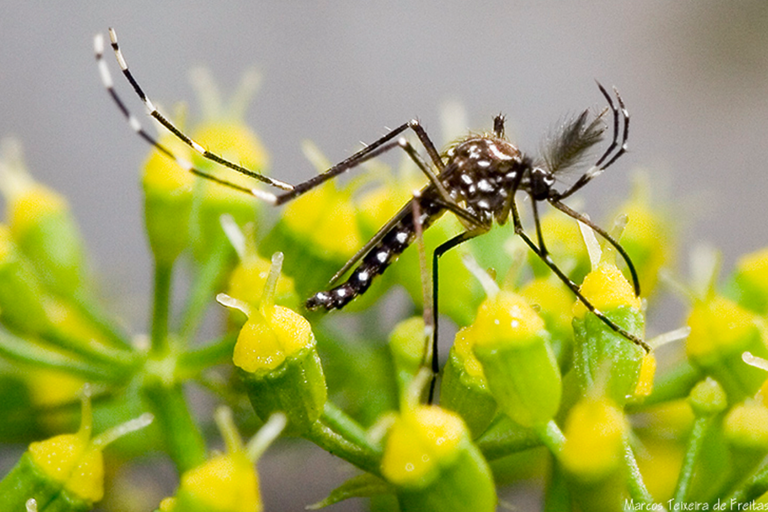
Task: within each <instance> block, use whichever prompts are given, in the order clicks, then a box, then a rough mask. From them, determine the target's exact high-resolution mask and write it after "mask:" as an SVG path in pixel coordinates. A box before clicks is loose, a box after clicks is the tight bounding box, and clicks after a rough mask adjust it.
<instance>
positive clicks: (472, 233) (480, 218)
mask: <svg viewBox="0 0 768 512" xmlns="http://www.w3.org/2000/svg"><path fill="white" fill-rule="evenodd" d="M109 38H110V42H111V46H112V50H113V51H114V54H115V58H116V59H117V63H118V65H119V67H120V70H121V71H122V73H123V75H124V76H125V78H126V79H127V81H128V82H129V83H130V84H131V86H132V87H133V89H134V91H135V92H136V94H137V95H138V96H139V98H140V99H141V101H142V102H143V103H144V106H145V107H146V110H147V112H148V115H149V116H150V117H153V118H154V119H155V120H157V121H158V122H159V123H160V124H161V125H162V126H163V127H164V128H166V129H167V130H168V131H170V132H171V133H173V134H174V135H175V136H176V137H177V138H178V139H180V140H181V141H182V142H184V143H185V144H186V145H188V146H189V147H191V148H192V149H193V150H194V151H196V152H197V153H199V154H200V155H201V156H202V157H203V158H205V159H208V160H211V161H213V162H216V163H217V164H220V165H222V166H225V167H228V168H229V169H232V170H233V171H235V172H237V173H240V174H242V175H245V176H247V177H249V178H252V179H254V180H258V181H261V182H263V183H265V184H267V185H269V186H271V187H273V188H275V189H278V191H276V192H269V191H265V190H262V189H260V188H251V187H247V186H243V185H238V184H236V183H232V182H230V181H227V180H225V179H222V178H219V177H216V176H214V175H212V174H209V173H207V172H205V171H203V170H200V169H197V168H195V167H194V166H193V165H192V163H191V162H189V161H187V160H184V159H182V158H180V157H178V156H176V155H175V154H174V153H173V152H172V151H171V150H169V149H168V148H167V147H165V146H164V145H162V144H161V143H160V142H159V141H158V140H157V138H155V137H154V136H152V135H150V134H149V133H148V132H147V131H145V130H144V128H143V127H142V125H141V123H140V122H139V120H138V119H137V118H136V117H134V116H133V114H131V112H130V111H129V110H128V108H127V107H126V105H125V103H124V102H123V100H122V99H121V98H120V96H119V95H118V94H117V92H116V91H115V88H114V82H113V80H112V76H111V74H110V71H109V68H108V66H107V63H106V61H105V60H104V58H103V57H104V38H103V37H102V36H101V34H99V35H97V36H96V38H95V40H94V50H95V54H96V61H97V63H98V68H99V72H100V74H101V80H102V82H103V84H104V87H105V88H106V90H107V92H108V93H109V95H110V96H111V97H112V99H113V101H114V102H115V104H116V105H117V107H118V108H119V109H120V111H121V112H122V114H123V116H124V117H125V118H126V120H127V121H128V124H129V125H130V126H131V128H132V129H133V130H134V131H135V132H136V133H137V134H138V135H139V136H140V137H141V138H143V139H144V140H145V141H147V142H148V143H149V144H151V145H152V146H154V147H155V148H156V149H157V150H159V151H160V152H161V153H163V154H165V155H166V156H168V157H169V158H171V159H173V160H175V161H176V163H178V164H179V165H180V166H181V167H182V168H184V169H186V170H187V171H189V172H191V173H192V174H195V175H197V176H200V177H202V178H205V179H208V180H211V181H214V182H216V183H219V184H221V185H223V186H226V187H229V188H232V189H235V190H239V191H241V192H244V193H247V194H250V195H252V196H254V197H256V198H258V199H259V200H262V201H264V202H266V203H269V204H271V205H274V206H279V205H282V204H285V203H288V202H290V201H291V200H293V199H296V198H297V197H299V196H301V195H302V194H304V193H306V192H309V191H310V190H312V189H314V188H315V187H317V186H319V185H321V184H323V183H325V182H326V181H328V180H330V179H333V178H335V177H336V176H338V175H340V174H342V173H344V172H346V171H349V170H352V169H354V168H356V167H358V166H360V165H361V164H362V163H364V162H366V161H368V160H371V159H373V158H376V157H378V156H380V155H382V154H383V153H386V152H388V151H390V150H392V149H395V148H400V149H401V150H403V151H405V153H406V154H407V155H408V157H409V158H410V159H411V160H412V161H413V162H414V163H415V164H416V166H417V167H418V168H419V170H420V171H421V172H422V173H423V174H424V175H425V176H426V177H427V179H428V183H427V185H426V186H424V187H423V188H422V189H421V190H420V191H419V192H418V193H417V194H415V196H414V200H413V201H416V202H417V203H418V204H417V206H418V207H417V208H415V209H414V207H413V205H412V201H409V202H408V203H406V204H405V205H404V206H403V207H402V208H401V209H400V211H398V212H397V213H396V214H395V215H394V216H393V217H392V219H390V220H389V221H388V222H387V223H386V224H385V225H384V226H382V227H381V229H379V231H378V232H377V233H376V234H375V235H374V236H373V237H372V238H371V239H370V240H369V241H368V242H367V243H366V244H365V245H364V246H363V247H362V248H361V249H360V250H359V251H358V252H357V253H356V254H355V255H354V256H352V258H351V259H350V260H349V261H348V262H347V263H346V264H345V265H344V266H343V267H342V268H341V269H339V271H338V272H336V274H335V275H334V276H333V277H332V278H331V280H330V283H329V285H328V286H329V288H328V289H327V290H323V291H319V292H317V293H315V294H314V295H313V296H312V297H310V298H309V299H307V301H306V303H305V306H306V308H307V309H309V310H317V309H324V310H327V311H328V310H333V309H341V308H343V307H344V306H346V305H347V304H348V303H349V302H350V301H352V300H353V299H354V298H355V297H358V296H360V295H361V294H363V293H364V292H365V291H366V290H367V289H368V288H369V287H370V285H371V282H372V280H373V279H374V278H375V277H376V276H378V275H380V274H382V273H383V272H384V271H385V270H386V268H387V267H388V266H389V265H390V264H391V263H392V262H394V261H395V260H396V259H397V258H398V256H400V254H402V253H403V251H404V250H405V249H406V248H407V247H408V246H409V245H410V244H411V243H413V242H414V240H415V239H416V233H417V232H419V231H422V230H425V229H427V228H429V227H430V226H431V225H432V224H433V223H434V222H435V221H436V220H437V219H439V218H440V217H441V216H442V215H443V214H445V213H446V212H451V213H452V214H454V215H455V216H456V217H457V218H458V220H459V221H460V222H461V224H462V226H463V228H464V230H463V231H462V232H461V233H459V234H458V235H456V236H454V237H453V238H451V239H449V240H448V241H446V242H444V243H442V244H441V245H439V246H438V247H437V248H436V249H435V250H434V252H433V253H432V262H431V263H432V301H433V308H432V315H433V318H432V322H433V325H435V324H436V321H437V311H438V309H437V301H438V268H439V265H438V262H439V260H440V257H441V256H442V255H443V254H445V253H446V252H447V251H449V250H450V249H452V248H454V247H456V246H458V245H460V244H462V243H464V242H466V241H468V240H471V239H472V238H475V237H477V236H480V235H482V234H484V233H486V232H487V231H489V230H490V229H491V228H492V227H493V224H494V222H495V223H498V224H502V225H503V224H505V223H506V222H508V221H509V219H510V217H511V218H512V223H513V227H514V232H515V234H516V235H517V236H519V237H520V238H521V239H522V240H523V241H524V242H525V244H526V245H527V246H528V247H529V248H530V250H531V251H533V253H534V254H536V256H538V257H539V258H540V259H541V260H542V261H543V262H544V263H545V264H546V265H547V266H548V267H549V268H550V269H551V271H552V272H553V273H554V274H555V275H556V276H557V277H558V278H559V279H560V280H561V281H562V282H563V283H564V284H565V285H566V286H567V287H568V288H570V290H571V291H572V292H573V294H574V295H575V296H576V297H577V298H578V299H579V300H580V301H581V302H582V303H583V304H584V306H585V307H586V308H587V309H588V310H589V311H590V312H592V313H593V314H594V315H595V316H597V317H598V318H599V319H600V320H601V321H602V322H603V323H604V324H605V325H607V326H608V327H609V328H610V329H612V330H613V331H615V332H616V333H618V334H620V335H621V336H623V337H624V338H626V339H627V340H629V341H631V342H632V343H635V344H636V345H639V346H640V347H642V348H643V349H644V350H645V351H646V352H650V350H651V348H650V346H649V345H648V344H647V343H646V342H645V341H644V340H642V339H641V338H640V337H638V336H636V335H635V334H632V333H630V332H629V331H627V330H626V329H624V328H622V327H620V326H619V325H617V324H616V323H615V322H614V321H613V320H611V319H610V318H608V317H606V316H605V315H604V314H603V313H602V312H601V311H600V310H598V309H597V308H596V307H594V306H593V305H592V303H591V302H590V301H589V300H588V299H587V298H586V297H584V295H583V294H582V293H581V292H580V290H579V286H578V285H577V284H576V283H574V282H573V281H572V280H571V279H570V278H569V277H568V276H567V275H566V274H565V272H563V271H562V270H561V269H560V268H559V267H558V266H557V264H556V263H555V262H554V260H553V259H552V257H551V256H550V253H549V251H548V250H547V247H546V244H545V242H544V234H543V233H542V229H541V221H540V217H539V203H542V202H547V203H549V204H550V205H551V206H553V207H554V208H556V209H558V210H560V211H561V212H563V213H564V214H565V215H568V216H569V217H572V218H574V219H576V220H578V221H579V222H582V223H583V224H585V225H587V226H589V227H590V228H591V229H592V230H594V231H595V232H596V233H597V234H599V235H600V236H601V237H602V238H603V239H605V241H606V242H608V243H609V244H610V245H612V246H613V247H614V248H615V249H616V251H617V252H618V253H619V254H620V255H621V257H622V258H623V259H624V261H625V262H626V265H627V268H628V270H629V273H630V274H631V277H632V282H633V286H634V291H635V294H636V295H637V296H639V295H640V284H639V280H638V277H637V272H636V270H635V267H634V265H633V263H632V260H631V259H630V257H629V255H628V254H627V252H626V251H625V249H624V248H623V247H622V246H621V245H620V244H619V242H618V241H617V240H616V239H615V238H613V237H612V236H611V235H610V234H609V233H608V232H607V231H605V230H604V229H602V228H601V227H600V226H598V225H596V224H595V223H594V222H592V221H591V220H590V219H589V218H588V217H587V216H586V215H584V214H582V213H579V212H577V211H575V210H573V209H572V208H570V207H569V206H567V205H566V204H565V203H563V200H564V199H566V198H568V197H570V196H572V195H573V194H574V193H575V192H577V191H578V190H580V189H582V188H583V187H584V186H586V185H587V184H588V183H589V182H590V181H592V179H593V178H595V177H597V176H598V175H600V174H601V173H603V171H605V170H606V169H607V168H608V167H610V166H611V165H613V164H614V163H615V162H616V161H617V160H618V159H619V158H620V157H621V156H622V155H624V154H625V153H626V151H627V140H628V137H629V113H628V111H627V109H626V107H625V105H624V101H623V99H622V98H621V96H620V95H619V92H618V90H616V88H613V96H612V95H611V94H610V93H609V92H608V90H606V88H605V87H603V85H602V84H600V83H598V84H597V86H598V88H599V89H600V92H601V94H602V96H603V97H604V98H605V100H606V102H607V107H606V108H605V109H603V110H602V111H601V112H600V113H598V114H597V115H594V116H591V115H590V112H589V111H588V110H584V111H583V112H582V113H581V114H579V115H578V116H575V117H573V118H572V119H570V120H568V121H567V122H565V123H564V124H563V125H562V126H561V127H560V129H559V131H558V132H557V133H556V134H555V136H554V137H552V138H551V139H550V140H549V142H548V144H547V147H546V148H545V150H544V151H543V154H542V156H541V158H539V159H533V158H532V157H531V156H529V155H527V154H525V153H523V152H522V151H520V149H518V148H517V146H515V145H514V144H512V143H511V142H510V141H509V140H508V139H507V138H506V136H505V133H504V116H503V115H501V114H499V115H497V116H496V117H495V118H494V120H493V130H492V131H491V132H489V133H483V134H469V135H467V136H466V137H464V138H462V139H460V140H458V141H457V142H455V143H453V144H452V145H451V146H450V147H449V148H448V149H447V150H446V151H445V152H444V153H442V154H441V153H440V152H438V150H437V148H436V147H435V145H434V143H433V142H432V139H430V137H429V135H428V134H427V132H426V130H425V129H424V128H423V127H422V126H421V124H420V123H419V121H418V120H417V119H413V120H411V121H408V122H406V123H403V124H402V125H400V126H398V127H397V128H394V129H392V130H390V131H389V133H387V134H386V135H384V136H383V137H381V138H379V139H377V140H376V141H374V142H373V143H371V144H368V145H366V146H365V147H364V148H363V149H361V150H360V151H358V152H356V153H355V154H353V155H352V156H350V157H348V158H347V159H345V160H343V161H341V162H339V163H337V164H336V165H334V166H333V167H331V168H330V169H328V170H326V171H325V172H323V173H321V174H318V175H316V176H314V177H313V178H310V179H309V180H307V181H304V182H301V183H299V184H296V185H291V184H289V183H286V182H284V181H281V180H278V179H275V178H270V177H268V176H264V175H263V174H260V173H258V172H255V171H252V170H249V169H246V168H244V167H242V166H240V165H238V164H236V163H234V162H231V161H229V160H226V159H224V158H223V157H221V156H219V155H217V154H216V153H213V152H211V151H209V150H208V149H206V148H204V147H203V146H201V145H200V144H199V143H197V142H195V141H194V140H192V139H191V138H189V137H188V136H187V135H186V134H184V133H183V132H182V131H181V130H180V129H179V128H177V127H176V125H174V124H173V123H172V122H171V121H170V120H169V119H168V118H166V117H165V116H164V115H163V114H161V113H160V112H159V111H158V110H157V108H156V107H155V105H154V104H153V103H152V101H151V100H150V99H149V97H148V96H147V95H146V94H145V92H144V90H143V89H142V88H141V86H140V85H139V83H138V82H137V81H136V79H135V78H134V76H133V74H132V73H131V71H130V70H129V68H128V64H127V62H126V60H125V58H124V56H123V54H122V51H121V50H120V47H119V46H118V42H117V35H116V33H115V31H114V30H113V29H112V28H110V29H109ZM614 100H615V101H614ZM609 112H610V114H611V118H612V125H613V129H612V133H613V134H612V137H611V142H610V144H609V145H608V147H607V148H606V149H605V151H604V152H603V153H602V154H601V156H600V157H599V158H598V159H597V161H596V162H595V163H594V164H593V165H592V166H591V167H589V168H588V169H587V171H586V172H584V173H583V174H582V175H581V176H580V177H579V178H578V179H577V180H576V181H575V183H573V184H572V185H570V186H569V187H567V188H565V190H563V191H558V190H556V189H555V188H554V186H555V183H556V182H557V176H558V175H560V174H561V173H563V171H565V170H567V169H572V168H574V167H576V166H578V165H580V164H581V163H582V161H583V160H584V158H585V157H586V155H587V153H588V152H589V150H590V149H591V148H592V147H593V146H595V145H596V144H598V143H599V142H601V141H602V140H603V137H604V134H605V132H606V130H607V127H606V125H605V124H604V123H603V117H605V116H606V114H608V113H609ZM409 130H410V131H411V132H413V133H414V134H415V135H416V137H417V138H418V140H419V142H420V143H421V145H422V146H423V148H424V150H425V151H426V154H427V156H428V160H426V159H424V158H423V157H422V156H421V154H420V153H419V152H418V151H417V150H416V148H414V146H413V145H412V144H411V143H410V142H409V141H408V140H407V139H406V138H405V137H404V134H405V133H406V132H407V131H409ZM518 192H521V193H524V194H527V195H528V196H529V197H530V200H531V209H532V211H533V222H534V226H535V231H536V234H535V240H534V239H533V238H532V237H531V236H530V235H529V234H528V233H527V232H526V230H525V229H524V228H523V224H522V222H521V220H520V215H519V212H518V207H517V202H516V200H515V196H516V195H517V193H518ZM414 211H416V212H418V214H417V215H414V214H413V212H414ZM417 223H418V225H417ZM350 270H351V273H349V275H348V277H347V278H346V280H344V281H343V282H340V281H341V279H342V277H343V276H345V275H347V273H348V272H349V271H350ZM431 355H432V358H431V367H432V368H431V369H432V372H433V374H434V375H437V374H438V372H439V366H438V357H437V336H436V335H433V338H432V351H431Z"/></svg>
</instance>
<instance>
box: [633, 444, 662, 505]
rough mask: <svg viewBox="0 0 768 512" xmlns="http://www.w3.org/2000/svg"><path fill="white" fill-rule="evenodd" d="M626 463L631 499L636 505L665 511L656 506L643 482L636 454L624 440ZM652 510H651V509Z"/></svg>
mask: <svg viewBox="0 0 768 512" xmlns="http://www.w3.org/2000/svg"><path fill="white" fill-rule="evenodd" d="M624 463H625V464H626V466H627V470H628V471H627V490H628V491H629V497H630V498H632V501H633V502H634V503H642V504H643V505H646V506H648V507H650V506H651V505H653V506H654V507H658V508H654V510H664V508H663V507H660V506H659V505H657V504H654V501H653V496H651V493H650V492H648V489H647V488H646V487H645V482H644V481H643V475H642V474H641V473H640V468H639V467H638V466H637V459H635V452H633V451H632V447H631V446H630V445H629V441H628V440H626V439H625V440H624ZM649 510H650V508H649Z"/></svg>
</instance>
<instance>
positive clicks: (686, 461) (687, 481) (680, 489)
mask: <svg viewBox="0 0 768 512" xmlns="http://www.w3.org/2000/svg"><path fill="white" fill-rule="evenodd" d="M711 424H712V417H711V416H700V417H698V418H696V421H694V423H693V429H692V431H691V436H690V437H689V438H688V446H687V447H686V450H685V455H684V456H683V465H682V467H681V468H680V475H679V476H678V478H677V485H676V486H675V492H674V494H673V495H672V496H673V498H672V499H673V500H674V501H675V503H678V504H682V503H684V502H685V501H686V499H687V498H688V490H689V488H690V485H691V480H692V479H693V469H694V467H696V461H697V460H698V457H699V453H700V452H701V447H702V446H703V445H704V437H705V436H706V435H707V431H708V430H709V426H710V425H711Z"/></svg>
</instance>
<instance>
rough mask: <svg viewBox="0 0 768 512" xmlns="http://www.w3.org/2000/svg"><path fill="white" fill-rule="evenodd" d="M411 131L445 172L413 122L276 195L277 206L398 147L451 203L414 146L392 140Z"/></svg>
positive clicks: (400, 140) (413, 120)
mask: <svg viewBox="0 0 768 512" xmlns="http://www.w3.org/2000/svg"><path fill="white" fill-rule="evenodd" d="M409 128H410V129H412V130H413V131H414V132H415V133H416V135H417V136H418V137H419V140H420V141H421V143H422V145H423V146H424V148H425V149H426V150H427V153H428V154H429V156H430V158H431V159H432V161H433V162H434V164H435V166H436V167H437V169H438V170H439V171H440V172H442V170H443V169H444V168H445V164H444V163H443V161H442V159H441V158H440V155H439V153H438V152H437V149H435V145H434V144H433V143H432V141H431V140H430V138H429V136H428V135H427V133H426V131H424V128H422V126H421V124H419V122H418V121H417V120H415V119H412V120H411V121H408V122H407V123H404V124H401V125H400V126H398V127H397V128H395V129H393V130H392V131H390V132H389V133H387V134H386V135H384V136H382V137H380V138H379V139H377V140H375V141H374V142H372V143H371V144H369V145H367V146H365V147H364V148H363V149H361V150H360V151H358V152H357V153H355V154H354V155H352V156H350V157H348V158H347V159H345V160H343V161H341V162H339V163H338V164H336V165H334V166H333V167H331V168H330V169H328V170H327V171H325V172H323V173H321V174H318V175H317V176H315V177H313V178H310V179H308V180H307V181H305V182H303V183H299V184H298V185H296V186H294V187H293V190H290V191H289V192H285V193H283V194H279V195H277V200H276V204H284V203H287V202H289V201H291V200H292V199H295V198H296V197H298V196H300V195H302V194H304V193H306V192H309V191H310V190H312V189H313V188H315V187H317V186H319V185H321V184H322V183H325V182H326V181H328V180H329V179H331V178H334V177H336V176H338V175H339V174H342V173H344V172H346V171H348V170H350V169H352V168H354V167H357V166H358V165H360V164H362V163H363V162H365V161H367V160H370V159H372V158H375V157H377V156H379V155H381V154H382V153H385V152H387V151H389V150H390V149H392V148H394V147H398V146H399V147H401V148H403V149H404V150H405V151H406V153H408V155H409V156H410V157H411V159H412V160H413V161H414V162H415V163H416V165H417V166H418V167H419V169H420V170H421V172H423V173H424V174H425V175H426V176H427V178H429V180H430V181H431V182H432V183H433V184H434V185H435V186H436V187H438V190H439V191H440V194H441V195H443V194H445V197H446V200H447V201H452V200H451V199H450V196H449V195H448V193H447V192H446V191H445V187H444V186H443V184H442V183H441V182H440V181H439V180H438V179H437V175H436V174H435V172H434V171H433V170H432V169H431V168H430V167H429V165H427V164H426V162H424V160H422V158H421V157H420V156H419V155H418V152H416V151H415V150H414V149H413V147H412V146H411V144H410V143H409V142H408V141H407V140H405V139H404V138H399V139H398V140H397V141H393V139H395V138H396V137H397V136H398V135H400V134H401V133H403V132H404V131H406V130H407V129H409Z"/></svg>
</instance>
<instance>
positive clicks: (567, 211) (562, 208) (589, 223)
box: [549, 200, 640, 297]
mask: <svg viewBox="0 0 768 512" xmlns="http://www.w3.org/2000/svg"><path fill="white" fill-rule="evenodd" d="M549 203H550V204H551V205H552V206H554V207H555V208H557V209H558V210H560V211H561V212H563V213H564V214H566V215H568V216H569V217H571V218H574V219H576V220H578V221H579V222H581V223H583V224H586V225H587V226H589V227H590V228H592V231H594V232H596V233H597V234H598V235H600V236H601V237H603V239H605V241H606V242H608V243H609V244H611V245H612V246H613V247H614V248H615V249H616V251H618V253H619V254H621V257H622V258H623V259H624V261H625V262H626V264H627V268H628V269H629V273H630V274H631V275H632V285H633V286H634V288H635V295H636V296H637V297H639V296H640V280H639V279H638V277H637V271H636V270H635V265H634V264H633V263H632V259H631V258H630V257H629V254H627V251H626V250H625V249H624V247H622V246H621V244H620V243H619V242H618V241H617V240H616V239H615V238H613V237H612V236H611V235H610V234H609V233H608V232H607V231H605V230H604V229H603V228H601V227H600V226H598V225H597V224H595V223H594V222H592V221H591V220H589V219H588V218H587V217H586V216H585V215H584V214H582V213H579V212H577V211H576V210H573V209H571V208H570V207H569V206H568V205H566V204H563V203H561V202H560V201H554V200H553V201H550V202H549Z"/></svg>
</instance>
